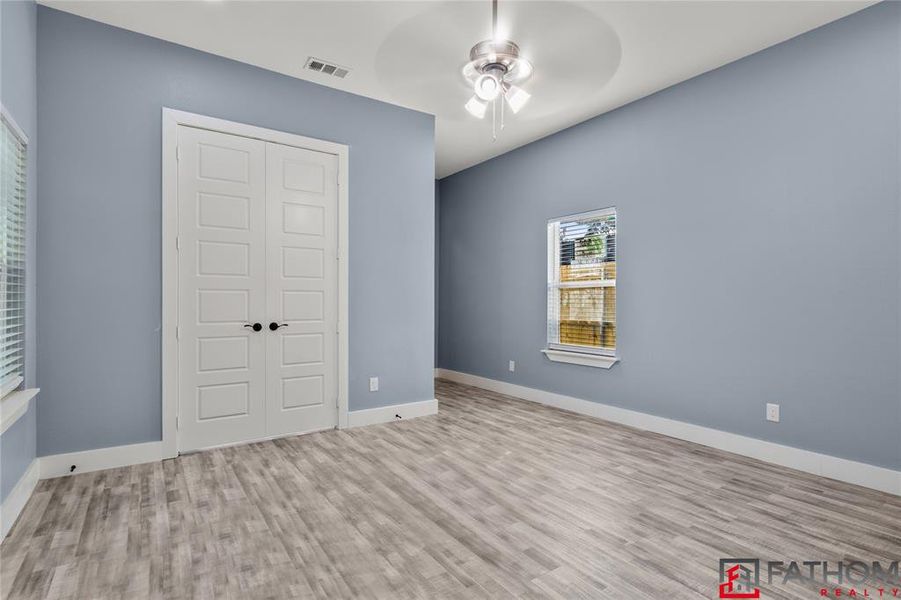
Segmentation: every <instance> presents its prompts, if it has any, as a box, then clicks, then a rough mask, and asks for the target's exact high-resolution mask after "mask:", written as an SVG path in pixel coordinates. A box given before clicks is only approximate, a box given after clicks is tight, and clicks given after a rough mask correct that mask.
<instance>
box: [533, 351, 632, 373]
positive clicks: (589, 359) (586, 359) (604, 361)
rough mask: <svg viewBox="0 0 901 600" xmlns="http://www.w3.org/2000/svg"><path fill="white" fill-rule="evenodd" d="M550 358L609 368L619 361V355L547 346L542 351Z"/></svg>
mask: <svg viewBox="0 0 901 600" xmlns="http://www.w3.org/2000/svg"><path fill="white" fill-rule="evenodd" d="M541 352H542V353H543V354H544V355H545V356H546V357H548V359H549V360H552V361H554V362H562V363H569V364H571V365H582V366H584V367H596V368H598V369H609V368H610V367H612V366H613V365H615V364H616V363H618V362H619V357H616V356H604V355H602V354H589V353H587V352H572V351H569V350H551V349H549V348H546V349H544V350H542V351H541Z"/></svg>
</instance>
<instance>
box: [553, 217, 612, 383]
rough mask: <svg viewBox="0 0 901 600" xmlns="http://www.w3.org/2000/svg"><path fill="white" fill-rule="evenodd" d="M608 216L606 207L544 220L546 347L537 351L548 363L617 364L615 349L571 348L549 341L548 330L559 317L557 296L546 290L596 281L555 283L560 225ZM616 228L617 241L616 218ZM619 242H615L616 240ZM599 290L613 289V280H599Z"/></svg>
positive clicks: (570, 346)
mask: <svg viewBox="0 0 901 600" xmlns="http://www.w3.org/2000/svg"><path fill="white" fill-rule="evenodd" d="M611 215H616V207H615V206H610V207H607V208H602V209H600V210H592V211H588V212H583V213H577V214H573V215H565V216H562V217H554V218H552V219H548V221H547V288H548V294H547V303H548V304H547V313H546V315H547V326H548V331H547V347H546V348H544V349H543V350H542V351H541V352H542V353H543V354H544V355H545V356H546V357H547V358H548V359H549V360H551V361H553V362H564V363H569V364H575V365H582V366H586V367H599V368H602V369H609V368H610V367H612V366H613V365H614V364H616V363H617V362H619V360H620V359H619V357H618V356H617V349H616V348H589V347H586V346H575V345H571V344H561V343H559V342H556V343H555V342H553V341H551V331H550V328H551V326H552V323H557V324H558V327H559V322H560V319H559V314H560V307H559V303H560V295H559V294H557V293H553V294H552V293H550V288H551V286H553V288H554V290H558V289H560V288H561V287H565V288H579V287H598V285H599V284H598V282H596V281H592V282H584V283H582V282H569V283H565V284H563V283H561V282H560V281H559V277H560V269H559V264H560V243H559V239H560V223H561V222H565V221H579V220H584V219H594V218H601V217H609V216H611ZM616 221H617V222H616V228H617V238H619V235H618V234H619V217H618V216H617V219H616ZM617 242H619V239H617ZM618 250H619V248H617V261H618V260H619V253H618ZM618 269H619V265H618V264H617V276H619V271H618ZM600 286H601V287H612V288H614V289H615V288H616V280H615V279H610V280H602V281H601V282H600ZM618 299H619V298H618V297H617V300H618ZM552 314H553V315H555V318H554V319H551V318H550V316H551V315H552ZM557 337H558V339H559V331H558V332H557Z"/></svg>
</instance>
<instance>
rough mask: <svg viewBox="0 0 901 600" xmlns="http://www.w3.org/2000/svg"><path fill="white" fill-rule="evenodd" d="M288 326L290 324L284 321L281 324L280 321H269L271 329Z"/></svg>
mask: <svg viewBox="0 0 901 600" xmlns="http://www.w3.org/2000/svg"><path fill="white" fill-rule="evenodd" d="M287 326H288V324H287V323H282V324H281V325H279V324H278V323H276V322H275V321H273V322H272V323H269V331H275V330H276V329H278V328H279V327H287Z"/></svg>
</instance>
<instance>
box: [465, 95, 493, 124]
mask: <svg viewBox="0 0 901 600" xmlns="http://www.w3.org/2000/svg"><path fill="white" fill-rule="evenodd" d="M466 110H467V111H469V114H471V115H472V116H474V117H475V118H476V119H484V118H485V112H486V111H487V110H488V103H487V102H482V101H481V100H479V97H478V96H473V97H472V98H470V99H469V102H467V103H466Z"/></svg>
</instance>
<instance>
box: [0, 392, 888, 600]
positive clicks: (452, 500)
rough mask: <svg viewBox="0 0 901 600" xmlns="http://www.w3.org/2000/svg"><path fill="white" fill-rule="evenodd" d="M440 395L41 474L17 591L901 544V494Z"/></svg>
mask: <svg viewBox="0 0 901 600" xmlns="http://www.w3.org/2000/svg"><path fill="white" fill-rule="evenodd" d="M436 393H437V396H438V399H439V401H440V410H439V414H438V415H437V416H432V417H424V418H420V419H415V420H411V421H408V422H399V423H391V424H385V425H375V426H371V427H364V428H359V429H351V430H345V431H331V432H326V433H318V434H312V435H307V436H301V437H294V438H286V439H281V440H276V441H270V442H262V443H255V444H249V445H245V446H240V447H234V448H228V449H221V450H214V451H208V452H203V453H199V454H193V455H188V456H183V457H180V458H178V459H175V460H169V461H165V462H163V463H157V464H147V465H139V466H134V467H127V468H121V469H113V470H109V471H103V472H98V473H86V474H83V475H76V476H73V477H66V478H60V479H53V480H47V481H42V482H41V483H40V484H39V486H38V488H37V490H36V492H35V494H34V495H33V497H32V498H31V500H30V501H29V503H28V505H27V507H26V508H25V510H24V512H23V514H22V517H21V518H20V520H19V521H18V523H17V524H16V525H15V527H14V528H13V530H12V532H11V533H10V536H9V537H8V538H7V539H6V540H5V541H4V542H3V544H2V546H0V560H2V567H0V574H2V582H0V590H2V594H3V597H5V598H79V599H82V598H145V597H148V598H306V597H321V598H326V597H327V598H355V597H360V598H388V599H392V600H393V599H402V598H483V597H491V598H508V597H523V598H616V599H620V598H623V599H625V598H628V599H643V598H654V599H663V598H666V599H672V598H716V597H717V584H718V577H719V573H718V564H719V563H718V561H719V559H720V558H721V557H724V558H725V557H760V558H761V559H762V560H763V561H766V560H785V561H788V560H797V561H801V560H829V561H830V563H833V562H837V561H839V560H842V559H844V560H849V559H861V560H864V561H868V562H870V561H873V560H881V561H888V560H898V559H899V555H901V498H898V497H896V496H891V495H888V494H883V493H879V492H875V491H872V490H868V489H864V488H859V487H855V486H852V485H848V484H844V483H839V482H836V481H831V480H828V479H823V478H818V477H815V476H813V475H807V474H804V473H800V472H797V471H792V470H789V469H784V468H781V467H776V466H772V465H768V464H765V463H762V462H758V461H755V460H751V459H747V458H743V457H740V456H736V455H732V454H728V453H725V452H721V451H718V450H713V449H710V448H706V447H703V446H698V445H695V444H691V443H688V442H682V441H678V440H674V439H671V438H667V437H664V436H661V435H657V434H652V433H645V432H640V431H637V430H634V429H630V428H628V427H624V426H621V425H615V424H610V423H606V422H604V421H599V420H595V419H591V418H588V417H583V416H580V415H575V414H571V413H567V412H563V411H559V410H556V409H552V408H547V407H543V406H539V405H536V404H530V403H527V402H523V401H520V400H515V399H512V398H509V397H506V396H502V395H500V394H495V393H491V392H487V391H484V390H480V389H477V388H471V387H467V386H464V385H460V384H455V383H449V382H444V381H439V382H438V383H437V390H436ZM818 589H819V586H818V585H813V584H810V585H797V584H792V585H788V586H783V585H776V586H766V585H764V586H763V590H762V595H761V597H762V598H764V599H766V598H807V599H810V598H815V597H819V593H818ZM871 593H872V592H871Z"/></svg>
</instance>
